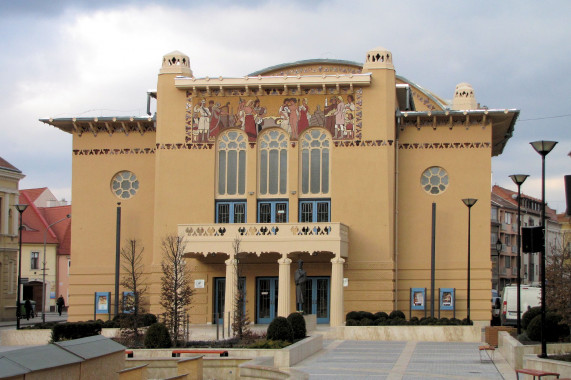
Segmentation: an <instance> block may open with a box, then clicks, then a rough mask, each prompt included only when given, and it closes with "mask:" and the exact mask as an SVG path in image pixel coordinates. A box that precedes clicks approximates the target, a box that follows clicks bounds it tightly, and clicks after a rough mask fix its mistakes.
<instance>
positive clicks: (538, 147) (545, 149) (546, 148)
mask: <svg viewBox="0 0 571 380" xmlns="http://www.w3.org/2000/svg"><path fill="white" fill-rule="evenodd" d="M530 144H531V146H532V147H533V149H535V151H536V152H537V153H539V154H540V155H541V229H542V231H543V245H542V248H541V262H540V263H539V268H540V271H541V354H540V355H539V357H540V358H546V357H547V342H546V340H545V238H546V237H547V236H546V235H547V234H546V232H547V229H546V228H545V156H547V154H549V152H551V150H552V149H553V148H554V147H555V145H556V144H557V141H544V140H541V141H534V142H531V143H530Z"/></svg>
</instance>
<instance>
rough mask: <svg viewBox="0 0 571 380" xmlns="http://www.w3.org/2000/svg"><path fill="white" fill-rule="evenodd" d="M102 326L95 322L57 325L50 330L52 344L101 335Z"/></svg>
mask: <svg viewBox="0 0 571 380" xmlns="http://www.w3.org/2000/svg"><path fill="white" fill-rule="evenodd" d="M102 328H103V324H102V323H101V322H99V321H97V322H69V323H62V324H57V325H55V326H54V327H53V330H52V342H60V341H62V340H71V339H79V338H85V337H88V336H94V335H99V334H101V329H102Z"/></svg>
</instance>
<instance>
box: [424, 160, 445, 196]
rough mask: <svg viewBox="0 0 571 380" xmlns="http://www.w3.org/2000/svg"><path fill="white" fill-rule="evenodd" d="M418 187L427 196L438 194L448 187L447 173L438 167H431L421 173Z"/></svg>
mask: <svg viewBox="0 0 571 380" xmlns="http://www.w3.org/2000/svg"><path fill="white" fill-rule="evenodd" d="M420 185H421V186H422V188H423V189H424V191H426V192H427V193H428V194H433V195H437V194H440V193H442V192H443V191H444V190H446V188H447V187H448V173H447V172H446V170H444V169H443V168H441V167H439V166H432V167H430V168H428V169H426V170H425V171H424V173H422V176H421V177H420Z"/></svg>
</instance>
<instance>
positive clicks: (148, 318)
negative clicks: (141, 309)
mask: <svg viewBox="0 0 571 380" xmlns="http://www.w3.org/2000/svg"><path fill="white" fill-rule="evenodd" d="M139 317H140V318H141V322H142V325H143V326H150V325H152V324H155V323H157V322H158V321H157V316H156V315H154V314H151V313H146V314H141V315H140V316H139Z"/></svg>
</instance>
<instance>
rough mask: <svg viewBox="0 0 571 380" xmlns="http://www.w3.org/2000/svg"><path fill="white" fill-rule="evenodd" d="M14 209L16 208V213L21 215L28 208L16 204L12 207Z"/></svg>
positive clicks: (24, 205)
mask: <svg viewBox="0 0 571 380" xmlns="http://www.w3.org/2000/svg"><path fill="white" fill-rule="evenodd" d="M14 207H16V210H18V212H19V213H20V214H21V213H23V212H24V211H25V210H26V209H27V208H28V205H26V204H17V205H14Z"/></svg>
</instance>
